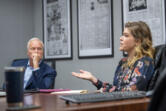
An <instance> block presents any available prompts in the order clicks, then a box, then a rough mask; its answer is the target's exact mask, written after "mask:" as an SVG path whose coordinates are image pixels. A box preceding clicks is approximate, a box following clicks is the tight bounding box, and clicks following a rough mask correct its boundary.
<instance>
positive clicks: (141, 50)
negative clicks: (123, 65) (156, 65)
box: [125, 21, 155, 67]
mask: <svg viewBox="0 0 166 111" xmlns="http://www.w3.org/2000/svg"><path fill="white" fill-rule="evenodd" d="M125 28H127V29H129V30H130V32H131V34H132V35H133V37H134V38H135V40H136V41H140V43H141V44H140V45H138V46H136V47H135V55H134V57H133V59H132V60H128V62H127V66H129V67H132V66H133V65H134V63H135V62H136V61H137V60H138V59H140V58H142V57H144V56H148V57H150V58H153V55H154V52H155V49H154V48H153V47H152V34H151V31H150V28H149V26H148V25H147V24H146V23H145V22H142V21H139V22H127V23H126V24H125Z"/></svg>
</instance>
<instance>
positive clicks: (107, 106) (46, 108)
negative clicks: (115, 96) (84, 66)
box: [0, 93, 150, 111]
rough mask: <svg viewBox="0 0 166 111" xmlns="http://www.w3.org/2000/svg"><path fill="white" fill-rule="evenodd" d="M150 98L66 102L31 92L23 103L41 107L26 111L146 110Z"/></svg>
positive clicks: (1, 105) (0, 110) (2, 109)
mask: <svg viewBox="0 0 166 111" xmlns="http://www.w3.org/2000/svg"><path fill="white" fill-rule="evenodd" d="M149 101H150V98H141V99H128V100H119V101H111V102H97V103H81V104H75V103H70V104H66V102H65V101H64V100H61V99H60V98H59V96H58V95H52V94H49V93H32V94H26V95H24V104H26V105H29V104H34V105H39V106H41V108H38V109H31V110H27V111H146V109H147V107H148V104H149ZM6 108H7V103H6V97H0V111H6Z"/></svg>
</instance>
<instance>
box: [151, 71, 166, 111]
mask: <svg viewBox="0 0 166 111" xmlns="http://www.w3.org/2000/svg"><path fill="white" fill-rule="evenodd" d="M165 84H166V68H165V69H164V70H163V71H162V72H161V74H160V76H159V78H158V80H157V82H156V85H155V87H154V90H153V95H152V98H151V101H150V104H149V106H148V111H166V105H165V103H166V87H165Z"/></svg>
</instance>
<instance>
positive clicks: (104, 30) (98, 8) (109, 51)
mask: <svg viewBox="0 0 166 111" xmlns="http://www.w3.org/2000/svg"><path fill="white" fill-rule="evenodd" d="M112 18H113V16H112V0H78V46H79V47H78V49H79V51H78V53H79V58H85V57H103V56H113V42H112V41H113V34H112V33H113V31H112V30H113V28H112V26H113V20H112Z"/></svg>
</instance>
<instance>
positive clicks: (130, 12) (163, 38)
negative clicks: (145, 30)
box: [121, 0, 166, 46]
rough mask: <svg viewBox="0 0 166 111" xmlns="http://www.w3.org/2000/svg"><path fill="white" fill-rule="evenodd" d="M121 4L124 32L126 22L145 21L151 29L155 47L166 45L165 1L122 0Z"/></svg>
mask: <svg viewBox="0 0 166 111" xmlns="http://www.w3.org/2000/svg"><path fill="white" fill-rule="evenodd" d="M121 3H122V30H123V28H124V24H125V23H126V22H129V21H144V22H146V23H147V24H148V25H149V27H150V29H151V33H152V40H153V45H154V46H158V45H161V44H165V43H166V33H165V20H166V19H165V12H166V9H165V0H121ZM159 12H161V13H159Z"/></svg>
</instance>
